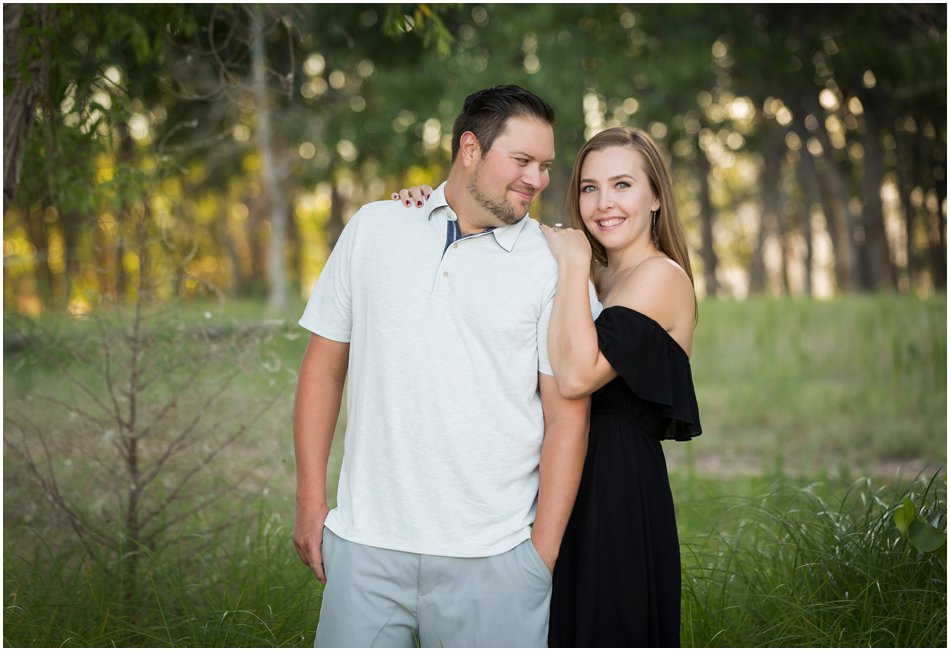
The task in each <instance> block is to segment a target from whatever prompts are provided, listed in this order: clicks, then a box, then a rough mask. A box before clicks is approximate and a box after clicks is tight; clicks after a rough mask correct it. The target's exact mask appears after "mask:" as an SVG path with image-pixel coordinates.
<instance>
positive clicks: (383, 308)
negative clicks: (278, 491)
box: [294, 86, 588, 647]
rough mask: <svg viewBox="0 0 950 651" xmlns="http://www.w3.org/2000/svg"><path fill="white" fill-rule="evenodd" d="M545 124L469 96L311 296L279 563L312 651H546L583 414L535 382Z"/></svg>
mask: <svg viewBox="0 0 950 651" xmlns="http://www.w3.org/2000/svg"><path fill="white" fill-rule="evenodd" d="M553 121H554V114H553V111H552V110H551V108H550V107H549V106H548V105H547V104H546V103H545V102H544V101H543V100H541V99H540V98H538V97H537V96H535V95H533V94H531V93H529V92H528V91H526V90H524V89H522V88H519V87H517V86H498V87H495V88H490V89H487V90H483V91H479V92H477V93H475V94H473V95H471V96H469V97H468V98H467V99H466V100H465V105H464V108H463V110H462V112H461V114H460V115H459V116H458V118H457V119H456V122H455V125H454V128H453V136H452V138H453V139H452V168H451V172H450V173H449V177H448V180H447V181H446V182H445V183H444V184H442V185H441V186H440V187H439V188H437V189H436V190H435V191H434V192H433V193H432V195H431V197H430V198H429V200H428V201H427V202H426V204H425V206H423V207H420V208H414V209H412V210H405V209H404V208H401V207H399V204H396V203H394V202H391V201H385V202H377V203H372V204H368V205H366V206H363V207H362V208H361V209H360V210H359V211H358V212H357V213H356V215H354V217H353V218H352V219H351V220H350V222H349V223H348V224H347V226H346V228H345V229H344V231H343V234H342V235H341V237H340V240H339V242H338V243H337V245H336V247H335V248H334V250H333V253H332V254H331V256H330V258H329V259H328V261H327V265H326V267H325V268H324V271H323V273H322V274H321V276H320V279H319V281H318V283H317V285H316V287H315V288H314V290H313V294H312V296H311V297H310V302H309V303H308V305H307V309H306V311H305V312H304V315H303V317H302V318H301V320H300V323H301V325H302V326H304V327H305V328H307V329H308V330H310V331H311V332H312V335H311V338H310V343H309V345H308V348H307V352H306V353H305V354H304V358H303V362H302V364H301V369H300V379H299V384H298V388H297V397H296V404H295V410H294V447H295V454H296V460H297V520H296V525H295V528H294V543H295V545H296V546H297V551H298V553H299V555H300V558H301V560H302V561H303V562H304V563H305V564H306V565H308V566H309V567H311V568H312V569H313V572H314V574H315V575H316V577H317V579H318V580H320V581H321V582H324V583H325V584H326V588H325V590H324V595H323V604H322V607H321V611H320V622H319V626H318V629H317V637H316V644H315V645H316V646H323V647H344V646H359V647H369V646H390V647H397V646H415V645H416V644H417V643H418V644H421V645H422V646H465V647H474V646H534V647H538V646H545V645H546V642H547V622H548V607H549V600H550V594H551V571H552V570H553V567H554V562H555V560H556V558H557V553H558V549H559V547H560V542H561V536H562V535H563V532H564V527H565V525H566V523H567V519H568V516H569V515H570V511H571V507H572V505H573V502H574V498H575V495H576V492H577V486H578V482H579V479H580V473H581V468H582V465H583V458H584V453H585V450H586V445H587V427H588V420H587V417H588V401H587V400H586V399H583V400H569V399H566V398H563V397H561V396H560V394H559V393H558V390H557V386H556V384H555V382H554V379H553V377H551V368H550V364H549V362H548V358H547V325H548V319H549V317H550V313H551V306H552V302H553V296H554V290H555V287H556V283H557V267H556V264H555V262H554V259H553V257H552V256H551V254H550V252H549V250H548V247H547V244H546V242H545V240H544V237H543V236H542V235H541V233H540V230H539V228H538V224H537V223H536V222H534V221H533V220H531V219H529V218H527V216H526V215H527V210H528V207H529V206H530V204H531V202H532V200H533V199H534V198H535V197H536V196H537V195H538V194H539V193H540V192H541V191H542V190H543V189H544V188H545V187H546V186H547V184H548V169H549V167H550V165H551V161H552V160H553V158H554V136H553V130H552V124H553ZM348 371H349V389H348V394H347V431H346V443H345V445H346V452H345V454H344V457H343V468H342V471H341V475H340V483H339V489H338V495H337V502H338V506H337V508H335V509H334V510H333V511H328V508H327V504H326V467H327V459H328V456H329V452H330V443H331V440H332V437H333V431H334V428H335V425H336V420H337V415H338V412H339V407H340V402H341V396H342V392H343V383H344V379H345V378H346V376H347V372H348ZM328 513H329V514H328ZM321 543H322V549H321Z"/></svg>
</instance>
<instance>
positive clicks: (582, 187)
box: [581, 185, 597, 194]
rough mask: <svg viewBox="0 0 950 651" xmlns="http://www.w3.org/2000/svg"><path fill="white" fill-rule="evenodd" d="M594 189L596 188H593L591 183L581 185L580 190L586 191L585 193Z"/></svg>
mask: <svg viewBox="0 0 950 651" xmlns="http://www.w3.org/2000/svg"><path fill="white" fill-rule="evenodd" d="M596 189H597V188H595V187H594V186H592V185H584V186H581V192H584V193H587V194H589V193H591V192H593V191H594V190H596Z"/></svg>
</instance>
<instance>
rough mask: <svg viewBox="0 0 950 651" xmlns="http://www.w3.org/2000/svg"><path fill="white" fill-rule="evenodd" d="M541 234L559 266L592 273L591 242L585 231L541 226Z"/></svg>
mask: <svg viewBox="0 0 950 651" xmlns="http://www.w3.org/2000/svg"><path fill="white" fill-rule="evenodd" d="M541 232H542V233H543V234H544V237H545V238H546V239H547V241H548V247H549V248H550V249H551V253H552V254H553V255H554V259H555V260H557V263H558V266H560V267H564V266H577V267H580V268H583V269H584V270H585V271H584V272H585V273H589V272H590V258H591V252H590V242H588V241H587V235H585V234H584V232H583V231H579V230H576V229H574V228H563V227H555V228H551V227H550V226H546V225H545V224H541Z"/></svg>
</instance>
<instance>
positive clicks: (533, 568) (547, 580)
mask: <svg viewBox="0 0 950 651" xmlns="http://www.w3.org/2000/svg"><path fill="white" fill-rule="evenodd" d="M521 547H522V550H521V551H522V557H523V558H525V557H526V558H525V564H526V565H527V569H528V570H529V571H530V572H531V574H533V575H534V576H535V577H537V578H538V579H540V580H541V581H542V582H543V583H544V585H545V587H549V586H550V585H551V580H552V576H551V572H550V570H548V566H547V565H545V564H544V560H543V559H542V558H541V554H539V553H538V550H537V548H536V547H535V546H534V543H533V542H532V541H531V539H530V538H528V539H527V540H526V541H524V542H523V543H521Z"/></svg>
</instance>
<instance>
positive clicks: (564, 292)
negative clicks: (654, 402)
mask: <svg viewBox="0 0 950 651" xmlns="http://www.w3.org/2000/svg"><path fill="white" fill-rule="evenodd" d="M541 230H542V232H543V233H544V235H545V237H546V238H547V240H548V245H549V246H550V247H551V253H552V254H554V258H555V259H556V260H557V263H558V279H557V293H555V295H554V307H553V310H552V312H551V323H550V325H549V326H548V356H549V357H550V360H551V370H553V371H554V379H555V380H556V381H557V386H558V391H560V392H561V395H563V396H564V397H566V398H580V397H582V396H587V395H590V394H591V393H593V392H594V391H596V390H597V389H599V388H600V387H602V386H604V385H605V384H607V383H608V382H610V381H611V380H612V379H613V378H615V377H617V372H616V371H615V370H614V369H613V367H612V366H611V365H610V363H609V362H608V361H607V360H606V359H605V358H604V356H603V355H601V354H600V349H599V348H598V346H597V329H596V328H595V327H594V318H593V315H592V314H591V311H590V295H589V290H588V287H589V280H590V277H589V274H590V256H591V253H590V244H589V243H588V242H587V238H586V237H585V236H584V234H583V233H582V232H581V231H577V230H572V229H565V230H560V231H555V230H554V229H552V228H549V227H547V226H544V225H542V227H541Z"/></svg>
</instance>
